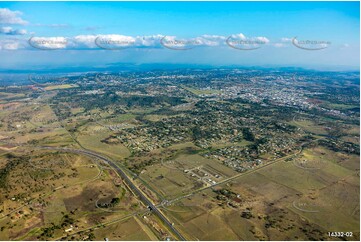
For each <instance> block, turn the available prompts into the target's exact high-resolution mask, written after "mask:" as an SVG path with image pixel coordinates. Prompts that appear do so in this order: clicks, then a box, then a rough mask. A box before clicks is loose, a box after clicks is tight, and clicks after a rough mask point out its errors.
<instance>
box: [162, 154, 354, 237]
mask: <svg viewBox="0 0 361 242" xmlns="http://www.w3.org/2000/svg"><path fill="white" fill-rule="evenodd" d="M358 172H359V158H358V156H356V155H348V154H344V153H336V152H333V151H331V150H328V149H326V148H324V147H313V148H308V149H305V150H304V151H303V152H302V153H301V154H300V155H298V156H296V157H294V158H293V159H291V160H288V161H281V162H279V163H276V164H274V165H271V166H267V167H264V168H262V169H260V170H258V171H256V172H253V173H249V174H246V175H244V176H240V177H239V178H237V179H235V180H233V181H230V182H229V183H227V184H225V185H222V186H217V187H214V188H212V189H208V190H205V191H203V192H201V193H198V194H196V195H193V196H191V197H187V198H181V199H180V200H177V201H176V202H174V203H173V204H171V205H170V206H167V207H165V208H164V212H165V213H166V214H167V215H169V216H170V217H171V218H172V219H174V220H175V221H177V223H176V224H177V226H179V228H180V230H181V231H183V232H184V233H185V234H186V235H188V236H189V239H192V240H197V239H199V240H214V239H217V240H311V239H312V240H320V239H323V240H325V239H327V240H334V239H335V238H330V237H328V235H327V232H328V231H350V232H353V237H351V238H346V239H349V240H358V239H359V236H360V231H359V216H360V214H359V213H360V211H359V202H360V201H359V188H360V187H359V173H358ZM222 189H223V192H221V193H220V191H222ZM224 191H225V192H224ZM217 194H218V195H217Z"/></svg>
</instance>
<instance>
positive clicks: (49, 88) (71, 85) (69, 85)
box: [44, 84, 79, 91]
mask: <svg viewBox="0 0 361 242" xmlns="http://www.w3.org/2000/svg"><path fill="white" fill-rule="evenodd" d="M75 87H79V86H78V85H76V84H63V85H52V86H47V87H45V88H44V89H45V90H47V91H52V90H58V89H69V88H75Z"/></svg>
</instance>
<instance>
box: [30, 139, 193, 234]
mask: <svg viewBox="0 0 361 242" xmlns="http://www.w3.org/2000/svg"><path fill="white" fill-rule="evenodd" d="M37 148H40V149H49V150H59V151H66V152H71V153H77V154H85V155H88V156H91V157H95V158H98V159H99V160H102V161H104V162H106V163H107V164H108V165H110V166H111V167H112V168H113V169H114V170H115V171H116V172H117V173H118V174H119V176H120V177H121V178H122V179H123V180H124V181H125V183H126V184H127V185H128V186H129V188H130V189H131V190H132V191H133V193H134V194H136V195H137V196H138V197H139V198H140V200H141V201H142V202H143V203H144V204H145V205H146V206H147V207H148V208H149V210H150V211H152V212H153V213H154V214H155V215H157V216H158V217H159V219H160V220H162V222H163V223H164V224H165V225H167V226H168V228H169V229H170V230H171V231H172V232H173V233H174V234H175V235H176V236H177V237H178V239H180V240H182V241H186V239H185V237H184V236H183V235H182V234H181V233H180V232H179V231H178V230H177V229H176V228H175V227H174V226H173V224H172V223H171V222H170V221H169V220H168V218H166V217H165V216H164V215H163V213H162V212H161V211H160V210H159V209H158V207H157V206H156V205H154V204H153V202H152V201H151V200H149V198H147V197H146V196H145V195H144V193H143V192H142V191H141V190H140V189H139V188H138V187H137V186H136V185H135V184H134V183H133V181H132V179H131V178H129V176H128V175H127V174H126V173H125V172H124V171H123V170H122V169H121V168H120V167H119V166H117V165H116V164H115V163H114V162H113V161H112V160H110V159H108V158H107V157H104V156H102V155H100V154H98V153H95V152H93V151H90V150H86V149H84V150H79V149H72V148H58V147H50V146H42V147H37Z"/></svg>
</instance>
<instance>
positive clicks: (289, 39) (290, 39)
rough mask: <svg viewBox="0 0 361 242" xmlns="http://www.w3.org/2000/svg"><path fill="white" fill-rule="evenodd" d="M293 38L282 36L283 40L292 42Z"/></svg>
mask: <svg viewBox="0 0 361 242" xmlns="http://www.w3.org/2000/svg"><path fill="white" fill-rule="evenodd" d="M291 41H292V38H287V37H283V38H281V42H291Z"/></svg>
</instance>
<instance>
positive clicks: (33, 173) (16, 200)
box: [0, 150, 147, 240]
mask: <svg viewBox="0 0 361 242" xmlns="http://www.w3.org/2000/svg"><path fill="white" fill-rule="evenodd" d="M0 164H1V168H0V174H1V175H0V190H1V195H0V230H1V231H0V238H1V239H2V240H14V239H21V240H38V239H42V240H44V239H57V238H60V237H63V236H66V235H67V234H72V233H76V232H77V231H81V230H86V228H89V227H92V226H98V224H99V223H109V222H111V221H114V220H117V219H119V218H122V217H124V216H128V215H130V214H132V213H134V212H135V211H137V210H139V209H144V208H143V207H142V205H141V204H140V203H139V202H138V200H137V199H136V198H135V197H134V196H133V195H132V193H131V192H130V191H129V190H128V189H127V187H126V186H124V185H123V183H122V182H121V180H119V177H118V176H117V174H116V173H115V172H114V171H113V170H111V169H109V167H107V166H106V164H102V163H101V161H98V160H96V159H95V160H94V159H90V158H88V157H85V156H82V155H77V154H72V153H64V152H50V151H41V150H29V151H28V152H27V154H26V155H24V150H22V152H19V153H14V152H12V153H11V154H9V153H7V154H4V155H2V156H1V157H0ZM66 231H67V232H66ZM84 236H86V235H84ZM139 238H141V237H139ZM143 238H144V239H147V237H143Z"/></svg>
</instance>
